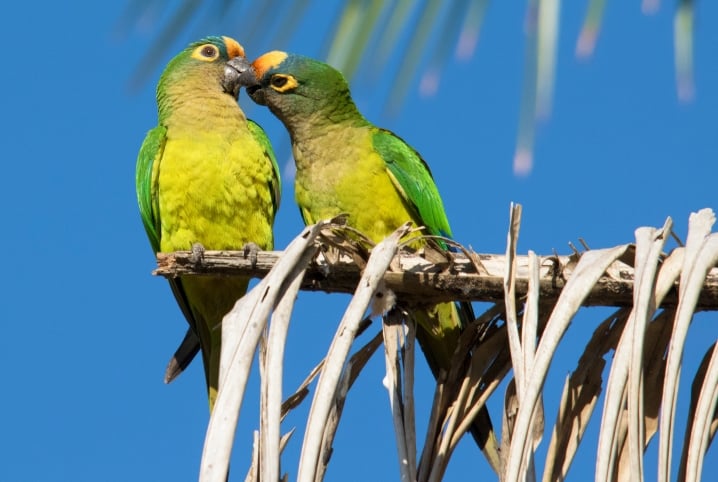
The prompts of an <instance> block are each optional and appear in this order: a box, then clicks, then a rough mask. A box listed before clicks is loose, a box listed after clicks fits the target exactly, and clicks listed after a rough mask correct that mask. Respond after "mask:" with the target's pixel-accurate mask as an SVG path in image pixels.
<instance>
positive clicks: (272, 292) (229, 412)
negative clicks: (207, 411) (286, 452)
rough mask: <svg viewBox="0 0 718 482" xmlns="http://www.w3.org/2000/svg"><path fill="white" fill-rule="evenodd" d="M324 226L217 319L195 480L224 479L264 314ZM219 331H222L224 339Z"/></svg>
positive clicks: (292, 247) (311, 230)
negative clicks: (214, 374)
mask: <svg viewBox="0 0 718 482" xmlns="http://www.w3.org/2000/svg"><path fill="white" fill-rule="evenodd" d="M327 224H328V222H320V223H317V224H315V225H313V226H309V227H307V228H305V229H304V230H303V231H302V233H301V234H300V235H299V236H297V237H296V238H295V239H294V240H293V241H292V242H291V243H290V244H289V246H287V249H286V250H285V252H284V255H283V256H282V257H281V258H280V259H279V261H278V262H277V264H276V265H275V266H274V268H272V271H271V272H270V274H269V275H267V277H265V278H264V279H263V280H262V281H260V282H259V284H257V286H255V287H254V288H253V289H252V290H251V291H250V292H249V293H248V294H247V295H245V296H244V297H242V298H241V299H240V300H239V301H237V303H236V304H235V307H234V308H233V309H232V311H230V312H229V313H228V314H227V315H226V316H225V317H224V320H223V321H222V340H223V344H222V352H221V353H220V359H221V362H220V374H221V376H220V379H219V391H218V393H217V400H216V403H215V405H214V409H213V411H212V414H211V416H210V419H209V425H208V427H207V435H206V437H205V444H204V449H203V451H202V461H201V464H200V481H207V482H212V481H216V482H220V481H224V480H225V479H226V477H227V471H228V468H229V459H230V455H231V452H232V445H233V441H234V433H235V429H236V427H237V421H238V419H239V412H240V407H241V404H242V399H243V397H244V391H245V388H246V385H247V379H248V378H249V371H250V369H251V366H252V361H253V358H254V352H255V350H256V347H257V343H258V341H259V338H260V336H261V334H262V332H263V330H264V326H265V325H266V322H267V318H268V316H269V312H270V311H271V310H272V309H273V308H274V305H275V304H276V302H277V300H278V299H279V297H280V295H282V294H284V292H285V291H286V286H287V283H291V282H292V280H293V279H294V278H295V277H296V276H298V275H299V274H300V273H301V272H302V271H303V270H304V269H305V267H306V265H307V264H308V263H309V262H310V261H311V259H312V257H313V256H314V254H315V252H316V247H315V245H314V240H315V239H316V236H317V234H318V233H319V231H320V230H321V229H322V228H323V227H324V226H325V225H327ZM250 320H251V322H250ZM236 326H242V329H241V333H238V331H239V330H237V329H236V328H235V327H236ZM225 332H226V333H227V334H228V337H227V338H225ZM239 335H241V337H240V336H239ZM226 353H230V355H226ZM227 360H229V362H227Z"/></svg>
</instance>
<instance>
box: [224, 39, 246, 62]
mask: <svg viewBox="0 0 718 482" xmlns="http://www.w3.org/2000/svg"><path fill="white" fill-rule="evenodd" d="M222 40H224V46H225V47H227V56H228V57H229V58H230V59H233V58H235V57H244V47H242V46H241V45H239V42H237V41H236V40H234V39H233V38H230V37H222Z"/></svg>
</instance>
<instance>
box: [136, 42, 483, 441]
mask: <svg viewBox="0 0 718 482" xmlns="http://www.w3.org/2000/svg"><path fill="white" fill-rule="evenodd" d="M241 86H244V87H246V89H247V92H248V94H249V96H250V97H251V98H252V99H253V100H254V101H255V102H256V103H258V104H261V105H266V106H267V107H268V108H269V109H270V110H271V111H272V113H274V115H276V116H277V117H278V118H279V119H280V120H281V121H282V123H283V124H284V125H285V127H286V128H287V130H288V131H289V134H290V137H291V141H292V150H293V154H294V160H295V162H296V167H297V171H296V179H295V193H296V201H297V204H298V205H299V209H300V211H301V215H302V218H303V219H304V222H305V223H307V224H311V223H315V222H317V221H319V220H321V219H326V218H331V217H334V216H336V215H338V214H340V213H347V214H348V215H349V216H348V223H349V224H350V225H351V226H353V227H354V228H356V229H358V230H359V231H361V232H363V233H364V234H366V235H367V236H369V237H370V238H371V239H373V240H374V241H377V242H378V241H380V240H381V239H383V238H384V237H386V236H387V235H389V234H390V233H392V232H393V231H394V230H395V229H397V228H398V227H399V226H400V225H402V224H403V223H405V222H406V221H407V220H411V221H413V222H414V223H415V224H416V225H417V226H424V227H425V229H426V233H427V234H432V235H439V236H444V237H451V228H450V227H449V222H448V220H447V217H446V214H445V212H444V207H443V204H442V201H441V197H440V196H439V192H438V190H437V188H436V185H435V183H434V180H433V178H432V175H431V172H430V170H429V167H428V166H427V164H426V162H425V161H424V160H423V159H422V158H421V156H420V155H419V154H418V153H417V152H416V151H415V150H414V149H413V148H412V147H411V146H409V145H408V144H407V143H406V142H404V141H403V140H402V139H401V138H399V137H398V136H396V135H394V134H393V133H391V132H389V131H387V130H384V129H380V128H378V127H376V126H374V125H373V124H371V123H370V122H369V121H367V120H366V119H365V118H364V116H363V115H362V114H361V113H360V112H359V111H358V110H357V107H356V105H355V104H354V101H353V100H352V98H351V94H350V92H349V86H348V84H347V82H346V80H345V79H344V77H343V76H342V74H341V73H340V72H339V71H337V70H336V69H334V68H332V67H331V66H329V65H327V64H325V63H322V62H319V61H317V60H313V59H310V58H308V57H303V56H299V55H293V54H287V53H284V52H278V51H274V52H269V53H267V54H264V55H262V56H261V57H259V58H257V59H256V60H255V61H254V62H253V63H252V64H251V65H250V64H249V62H248V61H247V59H246V58H245V56H244V52H243V49H242V48H241V47H240V46H239V44H238V43H237V42H235V41H234V40H232V39H229V38H227V37H209V38H206V39H204V40H201V41H200V42H197V43H194V44H192V45H190V47H189V48H187V49H186V50H184V51H183V52H181V53H180V54H179V55H178V56H177V57H175V58H174V59H173V60H172V61H170V63H169V65H168V66H167V68H166V69H165V71H164V73H163V74H162V77H161V79H160V82H159V85H158V88H157V102H158V108H159V124H160V125H159V126H158V127H156V128H155V129H153V130H152V131H150V133H149V134H148V136H147V139H146V140H145V142H144V144H143V146H142V150H141V151H140V156H139V159H138V164H137V193H138V198H139V203H140V211H141V213H142V219H143V221H144V224H145V228H146V230H147V233H148V235H149V237H150V241H151V244H152V247H153V249H154V250H155V252H156V251H174V250H188V249H190V248H191V247H192V246H193V244H194V243H201V244H202V245H203V246H204V247H205V248H207V249H240V248H241V247H242V246H243V245H244V244H245V243H250V242H253V243H256V245H258V246H259V247H260V248H262V249H271V248H272V230H271V228H272V223H273V220H274V214H275V212H276V209H277V206H278V203H279V173H278V169H277V164H276V161H275V160H274V156H273V154H272V150H271V147H270V145H269V142H268V141H267V138H266V136H265V135H264V133H263V131H262V130H261V128H259V127H258V126H257V125H256V124H254V123H253V122H252V121H249V120H247V119H246V118H245V116H244V114H243V112H242V110H241V109H240V107H239V106H238V105H237V95H238V91H239V88H240V87H241ZM421 242H422V241H421V240H417V241H415V242H414V244H415V245H416V244H420V243H421ZM247 281H248V280H246V279H241V278H238V279H233V278H232V279H228V278H222V279H212V278H207V279H204V278H197V277H194V278H179V279H177V280H172V281H170V284H171V286H172V290H173V292H174V294H175V297H176V298H177V301H178V303H179V305H180V307H181V308H182V311H183V312H184V314H185V317H186V318H187V320H188V322H189V325H190V329H189V331H188V334H187V336H186V338H185V341H184V342H183V344H182V346H181V347H180V349H179V350H178V351H177V353H176V354H175V358H174V362H172V363H171V364H170V367H169V370H168V378H170V379H171V378H172V377H173V376H175V375H176V374H177V373H178V372H179V371H181V368H183V367H184V366H186V364H187V363H189V361H190V360H191V358H192V357H193V356H194V354H195V353H196V350H197V348H196V347H197V339H199V345H200V346H201V350H202V355H203V360H204V365H205V373H206V377H207V385H208V390H209V397H210V407H211V406H212V404H213V401H214V396H215V395H216V389H217V376H218V369H219V367H218V360H219V349H220V333H221V330H220V329H217V326H218V325H219V324H220V322H221V320H222V317H223V315H224V314H225V313H227V312H228V311H229V310H230V309H231V306H232V304H233V303H234V301H235V300H236V299H237V298H239V297H240V296H241V295H242V294H243V293H244V291H245V290H246V287H247ZM410 313H411V316H413V317H414V318H415V319H416V321H417V323H418V329H417V337H418V339H419V342H420V345H421V347H422V349H423V351H424V353H425V355H426V357H427V360H428V362H429V365H430V366H431V368H432V371H433V372H434V374H435V375H438V372H439V370H441V369H444V370H448V368H449V363H450V359H451V356H452V354H453V352H454V349H455V348H456V345H457V341H458V336H459V334H460V330H461V327H462V326H465V325H466V323H468V322H469V321H470V319H469V317H470V316H472V315H471V309H470V306H469V305H464V306H463V307H462V309H460V307H459V306H458V305H457V304H455V303H441V304H438V305H434V306H425V307H413V308H412V309H411V312H410ZM484 415H485V420H484V422H486V421H488V415H486V414H484ZM490 432H491V428H490V421H489V422H488V428H485V429H484V430H483V433H481V434H478V433H474V435H475V437H479V438H481V439H482V442H481V443H482V444H483V442H485V441H486V439H487V437H489V436H491V437H493V435H492V434H490ZM477 441H478V438H477Z"/></svg>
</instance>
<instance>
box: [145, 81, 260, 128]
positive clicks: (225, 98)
mask: <svg viewBox="0 0 718 482" xmlns="http://www.w3.org/2000/svg"><path fill="white" fill-rule="evenodd" d="M157 106H158V113H159V121H160V124H162V125H165V126H167V127H172V128H173V130H174V131H175V132H176V133H177V132H178V131H181V130H185V129H186V130H189V131H191V132H195V133H196V132H201V131H203V130H206V129H207V126H208V125H211V126H213V130H217V129H220V130H227V131H231V130H234V129H237V128H238V126H242V125H246V123H247V118H246V117H245V115H244V112H243V111H242V109H241V108H240V107H239V105H238V104H237V101H236V99H234V98H233V97H232V96H231V95H228V94H226V93H224V92H221V91H219V90H218V89H217V88H216V87H213V88H208V87H207V85H206V84H204V85H203V84H200V83H192V82H184V83H182V85H173V84H170V85H167V86H165V88H163V89H162V90H158V93H157Z"/></svg>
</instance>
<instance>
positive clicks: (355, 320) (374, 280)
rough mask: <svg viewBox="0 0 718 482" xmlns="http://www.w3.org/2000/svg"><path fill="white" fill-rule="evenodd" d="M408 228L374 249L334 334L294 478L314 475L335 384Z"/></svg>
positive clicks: (302, 480) (301, 479)
mask: <svg viewBox="0 0 718 482" xmlns="http://www.w3.org/2000/svg"><path fill="white" fill-rule="evenodd" d="M407 229H408V225H405V226H402V227H401V228H400V229H398V230H397V231H395V232H394V233H393V234H392V235H391V236H389V237H387V238H386V239H384V240H383V241H382V242H381V243H379V244H378V245H377V246H376V247H375V248H374V249H373V250H372V254H371V257H370V258H369V262H368V263H367V266H366V269H365V270H364V274H363V276H362V278H361V280H360V282H359V285H358V287H357V290H356V292H355V294H354V296H353V297H352V299H351V301H350V302H349V306H348V307H347V310H346V312H345V314H344V317H343V318H342V321H341V323H340V325H339V329H338V331H337V334H336V336H335V338H334V340H333V341H332V344H331V346H330V347H329V352H328V353H327V357H326V360H327V361H326V364H325V366H324V370H322V374H321V375H320V377H319V382H318V384H317V390H316V393H315V394H314V400H313V402H312V407H311V409H310V412H309V417H308V419H307V428H306V432H305V434H304V441H303V443H302V452H301V456H300V461H299V469H298V475H297V480H298V481H299V482H308V481H312V480H314V479H315V475H316V472H317V465H318V464H319V462H320V461H319V454H320V448H321V445H322V438H323V433H324V429H325V426H326V423H327V420H328V418H329V412H330V409H331V406H332V404H333V401H334V395H335V393H336V390H337V385H338V383H339V379H340V376H341V372H342V370H343V368H344V362H345V361H346V359H347V355H348V353H349V349H350V348H351V345H352V342H353V341H354V335H355V333H356V332H357V330H358V329H359V326H360V323H361V321H362V319H363V317H364V313H365V312H366V310H367V309H368V307H369V305H370V303H371V301H372V297H373V296H374V292H375V291H376V289H377V287H378V286H379V283H380V281H381V279H382V277H383V276H384V272H385V271H386V269H387V268H388V267H389V263H391V260H392V258H393V257H394V254H395V253H396V249H397V244H398V241H399V238H401V236H403V235H404V234H405V233H406V231H407Z"/></svg>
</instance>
